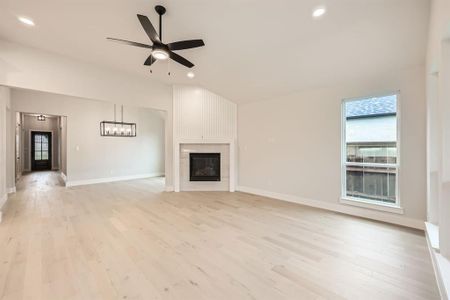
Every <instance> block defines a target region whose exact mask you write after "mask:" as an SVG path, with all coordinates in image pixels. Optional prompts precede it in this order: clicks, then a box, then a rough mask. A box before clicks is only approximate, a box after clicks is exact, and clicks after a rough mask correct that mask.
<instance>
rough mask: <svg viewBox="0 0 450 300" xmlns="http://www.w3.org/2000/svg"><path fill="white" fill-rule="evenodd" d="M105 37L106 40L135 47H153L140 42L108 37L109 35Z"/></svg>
mask: <svg viewBox="0 0 450 300" xmlns="http://www.w3.org/2000/svg"><path fill="white" fill-rule="evenodd" d="M106 39H107V40H108V41H113V42H118V43H121V44H125V45H130V46H135V47H141V48H147V49H152V48H153V47H152V46H150V45H146V44H141V43H137V42H132V41H127V40H122V39H116V38H110V37H108V38H106Z"/></svg>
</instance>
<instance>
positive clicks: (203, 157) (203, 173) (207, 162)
mask: <svg viewBox="0 0 450 300" xmlns="http://www.w3.org/2000/svg"><path fill="white" fill-rule="evenodd" d="M189 174H190V178H189V180H190V181H220V153H189Z"/></svg>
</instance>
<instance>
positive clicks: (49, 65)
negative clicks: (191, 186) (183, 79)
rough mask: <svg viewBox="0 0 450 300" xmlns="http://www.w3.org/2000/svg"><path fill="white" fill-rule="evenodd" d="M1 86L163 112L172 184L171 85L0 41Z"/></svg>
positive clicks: (167, 163)
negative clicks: (164, 114)
mask: <svg viewBox="0 0 450 300" xmlns="http://www.w3.org/2000/svg"><path fill="white" fill-rule="evenodd" d="M0 85H5V86H10V87H17V88H24V89H31V90H37V91H45V92H50V93H57V94H62V95H69V96H75V97H81V98H86V99H96V100H104V101H109V102H113V103H114V102H115V103H123V104H125V105H129V106H135V107H147V108H154V109H158V110H164V111H166V119H167V122H166V124H167V125H168V126H166V133H165V134H166V141H167V145H166V147H165V151H166V155H165V157H166V162H165V164H166V184H167V185H172V157H173V155H172V87H171V86H170V85H167V84H164V83H161V82H159V81H157V80H154V79H152V78H150V77H144V76H138V75H134V74H127V73H124V72H120V71H117V70H113V69H108V68H104V67H100V66H95V65H92V64H89V63H85V62H82V61H77V60H74V59H69V58H66V57H64V56H60V55H58V54H56V53H51V52H47V51H42V50H38V49H35V48H30V47H25V46H22V45H19V44H15V43H10V42H7V41H3V40H0Z"/></svg>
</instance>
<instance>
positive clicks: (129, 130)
mask: <svg viewBox="0 0 450 300" xmlns="http://www.w3.org/2000/svg"><path fill="white" fill-rule="evenodd" d="M121 117H122V118H121V122H117V121H116V105H115V104H114V121H102V122H100V135H101V136H115V137H136V123H127V122H124V121H123V105H122V107H121Z"/></svg>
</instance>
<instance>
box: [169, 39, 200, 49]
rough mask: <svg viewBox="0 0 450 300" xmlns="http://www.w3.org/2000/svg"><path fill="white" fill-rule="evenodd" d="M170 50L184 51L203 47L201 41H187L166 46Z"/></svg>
mask: <svg viewBox="0 0 450 300" xmlns="http://www.w3.org/2000/svg"><path fill="white" fill-rule="evenodd" d="M167 46H168V47H169V49H170V50H184V49H190V48H197V47H203V46H205V43H204V42H203V40H187V41H179V42H174V43H169V44H167Z"/></svg>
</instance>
